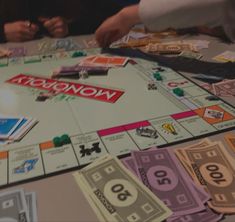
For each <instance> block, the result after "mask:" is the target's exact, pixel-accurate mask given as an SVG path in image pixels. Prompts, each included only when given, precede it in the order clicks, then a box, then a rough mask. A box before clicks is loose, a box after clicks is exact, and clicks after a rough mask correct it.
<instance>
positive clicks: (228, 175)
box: [176, 142, 235, 214]
mask: <svg viewBox="0 0 235 222" xmlns="http://www.w3.org/2000/svg"><path fill="white" fill-rule="evenodd" d="M179 150H180V151H179ZM176 153H177V156H178V158H179V160H180V161H181V163H182V164H183V165H184V166H185V168H186V169H187V171H188V173H189V174H190V175H191V177H192V179H193V180H194V181H195V182H196V183H197V184H198V185H200V186H202V187H203V188H204V189H205V190H206V191H207V192H208V193H209V194H210V196H211V200H210V201H208V204H209V206H210V207H211V208H212V209H213V210H215V211H217V212H219V213H228V214H231V213H235V195H234V194H235V164H234V157H232V156H231V155H230V154H229V152H228V151H227V150H226V148H225V147H224V146H223V144H222V143H220V142H213V143H211V142H210V144H208V145H205V144H204V145H203V146H202V145H201V144H199V145H198V146H193V147H192V146H191V147H184V148H181V149H177V151H176Z"/></svg>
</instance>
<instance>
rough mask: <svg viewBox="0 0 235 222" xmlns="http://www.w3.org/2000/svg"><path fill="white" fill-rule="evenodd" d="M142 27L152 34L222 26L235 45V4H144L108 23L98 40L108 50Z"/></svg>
mask: <svg viewBox="0 0 235 222" xmlns="http://www.w3.org/2000/svg"><path fill="white" fill-rule="evenodd" d="M138 23H143V24H144V25H145V27H146V28H147V29H148V30H150V31H162V30H165V29H167V28H174V29H184V28H189V27H195V26H204V25H205V26H208V27H210V28H214V27H216V26H222V27H223V30H224V32H225V33H226V35H227V36H228V37H229V38H230V40H232V41H235V1H234V0H187V1H185V0H141V1H140V3H139V4H135V5H132V6H128V7H125V8H123V9H122V10H120V11H119V12H118V13H117V14H115V15H113V16H111V17H109V18H108V19H107V20H105V21H104V22H103V23H102V24H101V26H100V27H99V28H98V29H97V30H96V33H95V35H96V40H97V42H98V43H99V44H100V46H102V47H107V46H109V45H110V44H111V43H112V42H114V41H116V40H118V39H120V38H121V37H123V36H124V35H126V34H127V33H128V32H129V31H130V29H131V28H132V27H133V26H134V25H136V24H138Z"/></svg>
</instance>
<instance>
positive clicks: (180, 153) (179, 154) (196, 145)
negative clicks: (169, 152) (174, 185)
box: [174, 139, 212, 179]
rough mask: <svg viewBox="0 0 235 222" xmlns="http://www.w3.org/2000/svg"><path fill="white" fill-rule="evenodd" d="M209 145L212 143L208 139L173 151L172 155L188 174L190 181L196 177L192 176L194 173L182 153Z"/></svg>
mask: <svg viewBox="0 0 235 222" xmlns="http://www.w3.org/2000/svg"><path fill="white" fill-rule="evenodd" d="M211 143H212V142H211V141H210V140H209V139H203V140H202V141H200V142H199V143H196V144H193V145H191V146H187V147H182V148H176V149H174V153H175V154H176V156H177V158H178V159H179V161H180V162H181V164H182V165H183V166H184V168H185V169H186V170H187V172H188V174H189V175H190V176H191V177H192V179H193V178H195V177H196V175H195V174H194V171H193V170H192V168H191V166H190V162H189V161H188V159H187V156H186V154H185V153H184V150H185V149H194V148H197V147H205V146H208V145H209V144H211Z"/></svg>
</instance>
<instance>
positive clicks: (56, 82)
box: [0, 49, 235, 187]
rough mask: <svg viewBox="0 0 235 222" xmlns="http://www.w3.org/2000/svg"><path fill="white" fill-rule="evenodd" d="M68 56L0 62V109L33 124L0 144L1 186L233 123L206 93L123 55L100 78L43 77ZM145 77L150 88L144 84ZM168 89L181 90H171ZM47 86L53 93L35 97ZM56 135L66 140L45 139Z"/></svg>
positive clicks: (234, 116) (232, 115)
mask: <svg viewBox="0 0 235 222" xmlns="http://www.w3.org/2000/svg"><path fill="white" fill-rule="evenodd" d="M84 52H85V53H86V54H87V55H94V54H98V53H99V52H100V51H99V49H89V50H84ZM72 53H73V52H59V53H54V54H48V55H36V56H25V57H18V58H14V59H1V61H0V64H1V68H0V73H1V74H0V113H1V114H4V115H12V116H30V117H33V118H36V119H37V120H38V121H39V122H38V124H37V125H36V126H35V127H34V128H33V129H32V130H31V131H30V132H29V133H28V134H27V135H26V136H25V137H24V138H23V139H22V140H21V141H20V142H16V143H12V144H8V145H0V146H1V148H0V169H1V173H0V186H1V187H5V186H8V185H12V184H15V183H19V182H23V181H27V180H31V179H36V178H43V177H45V176H47V175H52V174H57V173H61V172H63V171H68V170H72V169H77V168H80V167H82V166H84V165H86V164H88V163H90V162H92V161H94V160H95V159H96V158H98V157H100V156H102V155H104V154H106V153H110V154H112V155H116V156H122V155H126V154H128V153H129V152H130V151H131V150H144V149H147V148H149V147H153V146H158V147H162V146H168V145H171V144H174V143H179V142H183V141H186V140H192V139H195V138H198V137H203V136H206V135H209V134H214V133H218V132H221V131H226V130H230V129H232V128H234V126H235V108H234V107H232V106H231V105H229V104H227V103H225V102H224V101H222V100H221V99H219V98H216V99H208V98H210V97H211V96H212V95H211V94H210V93H209V92H207V91H206V90H204V89H202V88H201V87H199V86H198V85H196V84H195V83H193V82H191V81H190V80H189V79H187V78H185V77H184V76H182V75H181V74H179V73H177V72H175V71H173V70H171V69H169V68H167V67H160V66H159V65H158V63H157V62H153V61H147V60H144V59H140V58H134V59H132V58H131V59H130V60H129V62H128V63H127V64H126V65H125V66H124V67H117V68H111V69H109V71H108V74H107V75H101V76H89V78H87V79H78V78H77V79H71V78H70V79H68V78H67V79H66V78H60V79H51V75H52V71H53V70H54V69H56V68H57V67H59V66H62V65H63V66H65V65H66V66H68V65H74V64H76V63H78V62H79V60H81V59H83V57H79V58H72V57H71V55H72ZM156 71H157V72H158V74H159V73H160V75H161V78H160V79H158V80H156V79H155V78H154V75H153V74H154V73H156ZM151 81H155V83H156V85H155V86H156V88H157V89H148V83H149V82H151ZM175 88H180V89H183V91H184V94H183V95H177V94H175V93H174V89H175ZM51 90H54V91H60V93H59V94H57V95H56V96H54V97H52V98H50V99H47V100H45V101H39V100H38V97H39V96H40V93H42V92H45V91H51ZM64 134H67V135H69V138H70V141H69V142H68V143H67V144H65V145H61V146H56V145H55V143H54V142H53V138H55V137H60V136H62V135H64Z"/></svg>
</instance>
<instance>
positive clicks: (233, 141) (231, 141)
mask: <svg viewBox="0 0 235 222" xmlns="http://www.w3.org/2000/svg"><path fill="white" fill-rule="evenodd" d="M225 140H226V142H227V143H228V145H229V147H230V149H231V151H232V152H233V153H235V134H226V135H225Z"/></svg>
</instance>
